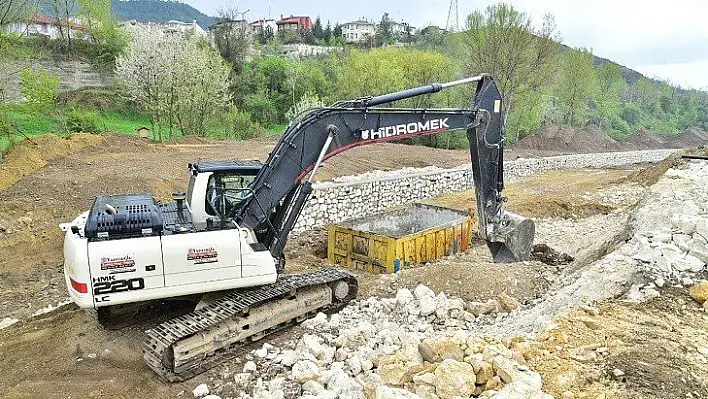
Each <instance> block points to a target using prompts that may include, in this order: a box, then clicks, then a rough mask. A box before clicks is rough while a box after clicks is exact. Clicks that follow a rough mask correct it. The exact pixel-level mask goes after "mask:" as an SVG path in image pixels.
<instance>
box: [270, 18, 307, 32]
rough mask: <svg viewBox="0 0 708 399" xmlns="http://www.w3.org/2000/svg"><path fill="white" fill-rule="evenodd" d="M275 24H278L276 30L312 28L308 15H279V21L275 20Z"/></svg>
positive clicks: (305, 29)
mask: <svg viewBox="0 0 708 399" xmlns="http://www.w3.org/2000/svg"><path fill="white" fill-rule="evenodd" d="M276 25H278V30H279V31H280V30H304V31H310V30H312V19H310V17H298V16H293V15H291V16H289V17H285V18H283V16H282V15H281V16H280V21H278V22H276Z"/></svg>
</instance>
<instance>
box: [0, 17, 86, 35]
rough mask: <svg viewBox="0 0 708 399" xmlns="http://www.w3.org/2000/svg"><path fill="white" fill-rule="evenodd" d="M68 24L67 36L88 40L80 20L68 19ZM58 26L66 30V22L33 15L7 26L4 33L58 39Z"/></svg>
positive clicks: (59, 31)
mask: <svg viewBox="0 0 708 399" xmlns="http://www.w3.org/2000/svg"><path fill="white" fill-rule="evenodd" d="M68 22H69V23H68V26H69V34H70V35H71V37H72V38H77V39H88V38H89V33H88V28H87V27H86V26H85V25H83V24H82V23H81V21H80V20H78V19H75V18H70V19H69V21H68ZM60 26H61V27H64V29H66V26H67V23H66V21H64V20H59V19H57V18H54V17H50V16H47V15H35V16H33V17H31V18H29V19H28V20H26V21H22V22H15V23H12V24H9V25H8V26H7V27H6V28H5V31H6V32H7V33H16V34H19V35H22V36H46V37H48V38H50V39H59V38H61V36H62V35H61V30H60V29H59V27H60Z"/></svg>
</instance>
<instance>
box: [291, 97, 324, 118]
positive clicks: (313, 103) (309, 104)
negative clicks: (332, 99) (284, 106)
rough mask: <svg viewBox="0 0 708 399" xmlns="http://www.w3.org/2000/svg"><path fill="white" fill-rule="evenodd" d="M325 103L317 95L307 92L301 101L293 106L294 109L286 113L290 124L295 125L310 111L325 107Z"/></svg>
mask: <svg viewBox="0 0 708 399" xmlns="http://www.w3.org/2000/svg"><path fill="white" fill-rule="evenodd" d="M324 106H325V103H324V102H323V101H322V100H321V99H320V98H319V96H317V94H315V93H313V92H311V91H307V92H305V94H303V96H302V97H300V100H299V101H298V102H297V103H295V104H293V106H292V107H290V109H289V110H288V112H286V113H285V117H286V118H287V119H288V121H289V122H290V123H293V122H295V121H297V120H298V119H300V118H301V117H303V116H305V114H306V113H307V112H308V111H312V110H313V109H315V108H321V107H324Z"/></svg>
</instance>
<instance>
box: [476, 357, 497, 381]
mask: <svg viewBox="0 0 708 399" xmlns="http://www.w3.org/2000/svg"><path fill="white" fill-rule="evenodd" d="M473 367H474V365H473ZM475 371H476V374H477V384H485V383H486V382H487V381H489V380H490V379H492V377H494V366H492V365H491V364H490V363H487V362H485V361H482V362H481V363H480V364H479V370H476V368H475Z"/></svg>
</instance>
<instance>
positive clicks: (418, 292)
mask: <svg viewBox="0 0 708 399" xmlns="http://www.w3.org/2000/svg"><path fill="white" fill-rule="evenodd" d="M413 294H414V295H415V297H416V299H418V307H419V309H420V315H421V316H423V317H425V316H429V315H431V314H433V313H435V293H434V292H433V290H431V289H430V288H428V287H426V286H424V285H422V284H421V285H418V286H417V287H415V290H414V291H413Z"/></svg>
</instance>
